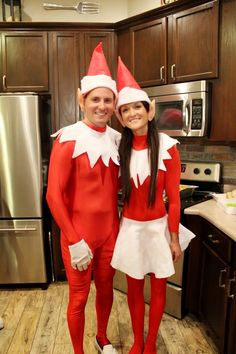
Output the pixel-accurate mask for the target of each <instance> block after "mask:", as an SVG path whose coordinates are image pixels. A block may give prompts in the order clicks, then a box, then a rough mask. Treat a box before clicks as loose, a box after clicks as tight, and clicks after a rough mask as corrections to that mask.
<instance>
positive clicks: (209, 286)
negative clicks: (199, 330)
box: [199, 243, 230, 353]
mask: <svg viewBox="0 0 236 354" xmlns="http://www.w3.org/2000/svg"><path fill="white" fill-rule="evenodd" d="M203 245H204V246H203V264H202V279H201V286H200V304H199V312H200V315H201V317H202V318H204V319H205V320H206V321H207V323H208V325H209V326H210V328H211V330H212V334H213V335H214V340H215V342H216V345H217V347H218V348H219V350H220V352H221V353H224V346H225V337H226V335H225V334H226V333H225V331H226V316H227V300H228V299H227V279H228V278H229V273H230V268H229V267H228V266H227V264H226V263H225V262H223V260H222V259H221V258H220V257H218V255H217V254H216V253H215V252H213V251H212V250H211V248H210V247H208V246H207V245H206V244H205V243H203Z"/></svg>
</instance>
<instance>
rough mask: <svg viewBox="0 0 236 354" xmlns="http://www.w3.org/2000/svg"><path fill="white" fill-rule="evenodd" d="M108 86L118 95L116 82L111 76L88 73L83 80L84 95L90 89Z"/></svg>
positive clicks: (82, 90)
mask: <svg viewBox="0 0 236 354" xmlns="http://www.w3.org/2000/svg"><path fill="white" fill-rule="evenodd" d="M98 87H106V88H108V89H110V90H112V91H113V92H114V94H115V95H116V96H117V89H116V82H115V81H114V80H112V78H111V77H110V76H107V75H104V74H101V75H91V76H90V75H87V76H84V77H83V79H82V80H81V93H82V95H84V94H86V93H88V92H89V91H91V90H93V89H95V88H98Z"/></svg>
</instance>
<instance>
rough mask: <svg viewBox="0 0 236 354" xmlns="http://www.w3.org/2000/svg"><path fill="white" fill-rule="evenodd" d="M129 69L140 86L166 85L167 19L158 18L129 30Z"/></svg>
mask: <svg viewBox="0 0 236 354" xmlns="http://www.w3.org/2000/svg"><path fill="white" fill-rule="evenodd" d="M130 32H131V34H130V38H131V47H130V48H131V63H130V68H131V71H132V73H133V75H134V77H135V79H136V80H137V81H138V83H139V84H140V85H141V86H154V85H161V84H163V83H166V78H167V72H166V68H167V18H160V19H157V20H155V21H151V22H148V23H145V24H141V25H138V26H135V27H131V29H130Z"/></svg>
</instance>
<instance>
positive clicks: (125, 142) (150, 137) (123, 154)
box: [119, 101, 159, 207]
mask: <svg viewBox="0 0 236 354" xmlns="http://www.w3.org/2000/svg"><path fill="white" fill-rule="evenodd" d="M142 104H143V105H144V107H145V109H146V111H147V112H149V109H150V106H149V103H147V102H145V101H142ZM132 142H133V133H132V131H131V130H130V129H129V128H126V127H125V128H123V133H122V138H121V142H120V148H119V154H120V166H121V183H122V199H123V201H124V202H127V203H128V202H129V199H130V192H131V184H130V158H131V149H132ZM147 145H148V156H149V162H150V167H151V177H150V185H149V192H148V199H147V203H148V206H149V207H151V206H152V205H153V204H154V202H155V199H156V178H157V170H158V152H159V138H158V133H157V128H156V124H155V120H154V119H152V120H151V121H149V122H148V132H147Z"/></svg>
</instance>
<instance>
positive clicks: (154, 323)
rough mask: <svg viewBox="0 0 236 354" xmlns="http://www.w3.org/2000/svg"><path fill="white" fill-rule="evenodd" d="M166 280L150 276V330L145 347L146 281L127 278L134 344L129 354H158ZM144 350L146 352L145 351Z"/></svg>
mask: <svg viewBox="0 0 236 354" xmlns="http://www.w3.org/2000/svg"><path fill="white" fill-rule="evenodd" d="M166 280H167V279H157V278H155V276H154V274H151V275H150V281H151V301H150V308H149V329H148V335H147V338H146V342H145V345H144V314H145V304H144V294H143V289H144V279H134V278H131V277H129V276H127V281H128V305H129V310H130V316H131V322H132V328H133V334H134V344H133V346H132V348H131V350H130V352H129V354H141V353H144V354H156V339H157V333H158V329H159V326H160V323H161V319H162V315H163V312H164V308H165V302H166ZM143 350H144V351H143Z"/></svg>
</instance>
